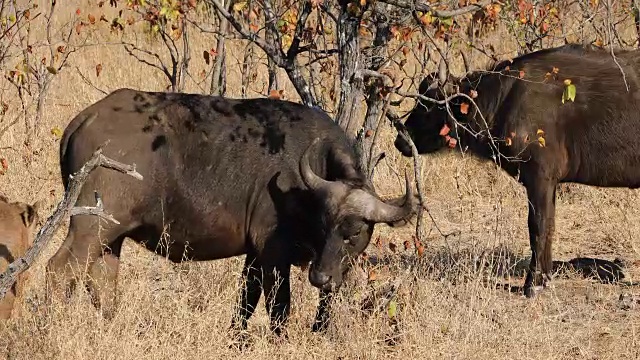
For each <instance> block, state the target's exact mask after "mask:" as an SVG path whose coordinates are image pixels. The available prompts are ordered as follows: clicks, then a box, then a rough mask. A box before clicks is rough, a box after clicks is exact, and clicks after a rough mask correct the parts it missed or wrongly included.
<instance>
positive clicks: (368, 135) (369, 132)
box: [364, 129, 373, 138]
mask: <svg viewBox="0 0 640 360" xmlns="http://www.w3.org/2000/svg"><path fill="white" fill-rule="evenodd" d="M371 135H373V131H371V129H369V130H367V131H366V132H365V133H364V137H365V138H368V137H371Z"/></svg>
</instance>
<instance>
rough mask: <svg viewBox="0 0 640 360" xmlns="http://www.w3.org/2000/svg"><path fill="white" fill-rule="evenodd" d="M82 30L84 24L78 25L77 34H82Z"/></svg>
mask: <svg viewBox="0 0 640 360" xmlns="http://www.w3.org/2000/svg"><path fill="white" fill-rule="evenodd" d="M81 30H82V23H78V24H77V25H76V33H78V34H80V31H81Z"/></svg>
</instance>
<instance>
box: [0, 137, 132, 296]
mask: <svg viewBox="0 0 640 360" xmlns="http://www.w3.org/2000/svg"><path fill="white" fill-rule="evenodd" d="M105 145H106V144H105ZM103 147H104V145H103V146H101V147H99V148H98V149H97V150H96V151H95V152H94V153H93V156H92V157H91V159H90V160H89V161H88V162H86V163H85V164H84V165H83V166H82V168H80V170H79V171H78V172H77V173H75V174H73V175H72V176H69V179H70V182H69V186H68V187H67V190H66V191H65V193H64V196H63V198H62V200H61V201H60V202H59V203H58V206H57V208H56V210H55V211H54V212H53V215H51V216H50V217H49V218H48V219H47V221H46V222H45V224H44V226H43V227H42V228H40V230H39V231H38V234H37V235H36V238H35V240H34V242H33V246H31V247H30V248H29V249H28V250H27V252H26V253H25V255H24V256H23V257H20V258H18V259H16V260H15V261H14V262H12V263H11V264H9V266H8V268H7V270H6V271H5V272H4V273H3V274H0V299H2V298H3V297H4V296H5V294H6V293H7V291H8V290H9V289H10V288H11V286H12V285H13V284H14V283H15V282H16V280H17V279H18V276H19V275H20V274H21V273H22V272H24V271H26V270H27V269H28V268H29V267H30V266H31V265H32V264H33V262H34V261H35V259H36V258H37V257H38V255H40V253H41V252H42V250H43V249H44V247H45V246H46V245H47V244H48V243H49V241H50V240H51V238H52V237H53V235H54V234H55V233H56V231H57V230H58V228H59V227H60V225H61V224H62V221H63V220H64V219H65V218H66V217H67V216H75V215H97V216H100V217H102V218H105V219H109V220H110V221H114V220H115V219H113V217H111V216H110V215H107V214H106V213H105V212H104V211H103V209H102V201H101V200H100V198H99V196H98V195H97V194H96V202H97V204H96V206H95V207H74V204H75V203H76V201H77V200H78V196H79V195H80V190H81V189H82V186H83V185H84V183H85V182H86V181H87V178H88V177H89V174H90V173H91V172H92V171H93V170H95V169H96V168H98V167H104V168H107V169H112V170H116V171H119V172H121V173H124V174H127V175H129V176H133V177H134V178H136V179H138V180H143V177H142V175H141V174H140V173H139V172H137V171H136V166H135V164H133V165H127V164H123V163H121V162H118V161H116V160H113V159H110V158H108V157H106V156H104V155H103V154H102V148H103Z"/></svg>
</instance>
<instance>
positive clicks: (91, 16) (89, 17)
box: [87, 14, 96, 25]
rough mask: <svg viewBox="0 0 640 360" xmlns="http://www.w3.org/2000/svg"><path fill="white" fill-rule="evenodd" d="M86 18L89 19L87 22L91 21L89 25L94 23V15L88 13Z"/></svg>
mask: <svg viewBox="0 0 640 360" xmlns="http://www.w3.org/2000/svg"><path fill="white" fill-rule="evenodd" d="M87 18H88V19H89V23H91V25H93V24H95V23H96V17H95V16H93V15H91V14H89V15H87Z"/></svg>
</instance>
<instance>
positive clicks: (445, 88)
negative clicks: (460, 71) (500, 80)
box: [394, 57, 468, 157]
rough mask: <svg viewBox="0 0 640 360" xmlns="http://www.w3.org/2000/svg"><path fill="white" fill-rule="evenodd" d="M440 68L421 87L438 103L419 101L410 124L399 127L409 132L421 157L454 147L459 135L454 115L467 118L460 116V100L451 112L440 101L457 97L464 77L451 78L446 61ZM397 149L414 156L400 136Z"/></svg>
mask: <svg viewBox="0 0 640 360" xmlns="http://www.w3.org/2000/svg"><path fill="white" fill-rule="evenodd" d="M465 58H466V57H465ZM465 67H466V61H465ZM439 68H440V69H439V70H438V71H437V72H433V73H431V74H429V75H427V77H426V78H425V79H424V80H422V82H421V83H420V85H419V86H418V92H419V94H420V95H422V96H424V97H427V98H431V99H434V100H435V101H436V102H431V101H428V100H424V99H419V100H418V101H417V103H416V106H415V108H414V109H413V110H412V111H411V114H410V115H409V117H408V119H407V121H406V122H405V123H404V124H403V125H400V124H398V125H396V127H397V128H398V130H399V131H400V130H401V129H402V128H404V129H406V130H407V133H408V134H409V136H410V137H411V140H412V141H413V143H414V144H415V146H416V149H417V150H418V153H419V154H428V153H433V152H436V151H438V150H440V149H442V148H444V147H447V146H448V147H452V148H453V147H455V146H456V143H457V139H456V134H455V133H452V129H454V126H453V123H454V122H453V121H452V120H453V119H452V118H451V116H452V115H453V117H455V118H456V119H458V118H460V117H461V116H463V114H462V113H460V106H457V105H459V104H456V103H458V102H460V98H455V99H451V100H450V101H449V109H447V106H446V104H444V103H441V104H440V103H438V102H440V101H443V100H445V99H446V98H447V97H449V96H451V95H453V94H455V93H456V92H457V91H456V88H457V87H459V86H460V85H461V83H462V81H461V79H460V78H456V77H454V76H451V75H448V73H447V72H446V70H445V66H444V62H441V63H440V66H439ZM467 74H468V73H467ZM394 146H395V147H396V149H398V151H400V152H401V153H402V155H404V156H407V157H411V156H412V153H411V146H410V145H409V143H408V142H407V141H405V139H404V138H403V137H402V136H400V134H398V135H397V137H396V140H395V142H394Z"/></svg>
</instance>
